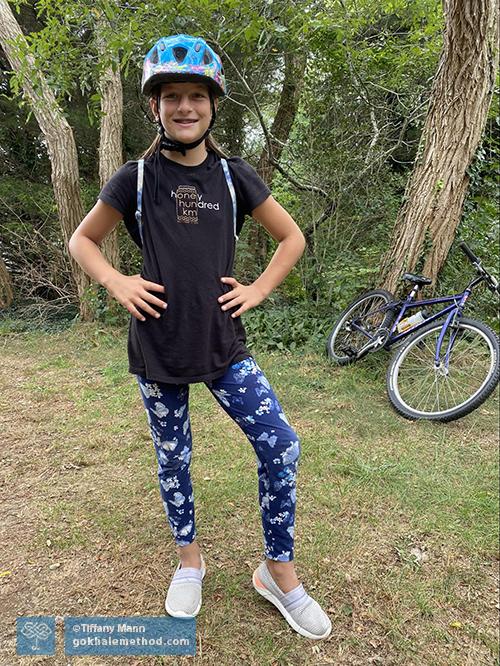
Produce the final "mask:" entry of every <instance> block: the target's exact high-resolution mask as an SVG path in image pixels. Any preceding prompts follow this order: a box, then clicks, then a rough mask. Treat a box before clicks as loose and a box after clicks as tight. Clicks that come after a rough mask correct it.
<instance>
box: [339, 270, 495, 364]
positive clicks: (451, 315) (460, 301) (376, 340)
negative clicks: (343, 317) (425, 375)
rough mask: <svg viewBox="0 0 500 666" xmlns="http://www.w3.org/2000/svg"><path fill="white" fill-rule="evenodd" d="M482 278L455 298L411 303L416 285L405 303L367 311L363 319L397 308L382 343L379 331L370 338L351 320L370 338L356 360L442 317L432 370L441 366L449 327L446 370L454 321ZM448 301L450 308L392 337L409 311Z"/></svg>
mask: <svg viewBox="0 0 500 666" xmlns="http://www.w3.org/2000/svg"><path fill="white" fill-rule="evenodd" d="M483 279H484V278H483V277H477V278H474V279H473V280H472V281H471V282H470V283H469V284H468V285H467V287H466V289H464V291H463V292H461V293H460V294H455V295H454V296H444V297H440V298H429V299H425V300H421V301H415V300H414V299H415V296H416V295H417V293H418V286H417V285H415V286H414V287H413V289H412V290H411V293H410V295H409V296H408V298H407V300H406V301H392V302H391V303H388V304H387V305H384V306H382V307H380V308H377V309H376V310H370V312H368V313H366V314H365V315H364V316H365V317H366V316H368V315H373V314H376V313H379V312H380V313H385V312H388V311H389V310H396V309H397V308H400V309H399V313H398V315H397V317H396V319H395V320H394V322H393V323H392V325H391V328H390V331H389V335H388V336H387V338H386V339H385V340H384V341H383V342H381V341H380V329H379V330H378V331H375V333H374V334H373V335H372V334H370V333H369V332H368V331H366V330H365V329H364V328H362V327H360V326H358V325H357V324H356V322H355V320H353V321H352V322H351V323H350V326H351V328H352V329H355V330H357V331H359V332H360V333H362V334H363V335H365V336H366V337H367V338H369V339H370V341H371V342H370V343H369V344H368V345H366V346H365V347H363V348H362V349H361V350H360V351H359V352H358V358H360V357H361V356H364V353H367V352H368V351H370V350H371V349H376V348H378V347H380V346H382V345H383V346H384V347H386V348H388V347H390V346H391V345H393V344H395V343H396V342H399V340H401V339H403V338H404V337H406V336H408V335H410V334H413V333H415V332H416V331H418V330H419V329H421V328H423V327H424V326H427V324H429V323H431V322H433V321H435V320H436V319H439V318H441V317H443V316H444V315H447V317H446V321H445V322H444V324H443V326H442V328H441V331H440V334H439V338H438V341H437V345H436V353H435V358H434V364H435V367H436V368H439V367H440V365H441V362H440V360H439V359H440V356H441V345H442V343H443V339H444V336H445V334H446V331H447V330H448V327H449V326H451V327H452V328H453V330H452V332H451V335H450V340H449V342H448V348H447V350H446V354H445V358H444V368H445V369H446V370H447V368H448V362H449V358H450V352H451V350H452V348H453V344H454V342H455V338H456V335H457V330H458V329H457V328H456V327H455V322H456V320H457V319H458V318H460V317H461V316H462V312H463V309H464V306H465V303H466V301H467V299H468V298H469V296H470V294H471V292H472V289H473V288H474V286H475V285H476V284H478V283H479V282H481V281H482V280H483ZM449 302H453V305H449V306H448V307H445V308H443V309H442V310H440V311H439V312H437V313H435V314H433V315H430V316H429V317H426V318H425V321H423V322H420V323H419V324H416V325H415V326H412V327H411V328H410V329H408V330H406V331H403V332H401V333H396V334H394V332H395V331H396V328H397V325H398V324H399V322H400V321H401V320H402V319H403V318H404V316H405V314H406V313H407V312H409V311H410V310H414V309H415V308H420V307H423V306H425V305H435V304H436V303H449Z"/></svg>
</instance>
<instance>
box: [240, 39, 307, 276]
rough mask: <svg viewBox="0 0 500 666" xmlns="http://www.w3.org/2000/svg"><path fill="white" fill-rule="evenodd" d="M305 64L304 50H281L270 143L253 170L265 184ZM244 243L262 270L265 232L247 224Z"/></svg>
mask: <svg viewBox="0 0 500 666" xmlns="http://www.w3.org/2000/svg"><path fill="white" fill-rule="evenodd" d="M306 63H307V53H306V52H305V51H304V52H299V53H296V52H294V53H285V79H284V81H283V88H282V89H281V96H280V102H279V105H278V110H277V112H276V116H275V117H274V121H273V126H272V128H271V130H270V134H271V137H270V144H271V145H270V147H269V146H266V147H265V148H264V150H263V151H262V153H261V156H260V159H259V163H258V165H257V173H258V174H259V175H260V177H261V178H262V179H263V180H264V182H265V183H267V185H269V186H270V185H271V183H272V179H273V175H274V170H275V167H274V165H273V164H272V160H273V159H274V160H275V161H279V159H280V157H281V153H282V152H283V148H284V146H285V144H286V142H287V141H288V137H289V134H290V130H291V129H292V125H293V121H294V120H295V116H296V113H297V109H298V106H299V100H300V95H301V92H302V81H303V80H304V73H305V69H306ZM248 243H249V247H250V254H251V256H252V257H253V261H255V257H257V262H258V267H259V269H260V270H262V269H263V268H264V267H265V266H264V264H265V261H266V257H267V249H268V248H267V243H268V235H267V232H266V231H265V229H264V228H263V227H262V226H261V225H260V224H254V225H252V226H251V227H250V232H249V234H248Z"/></svg>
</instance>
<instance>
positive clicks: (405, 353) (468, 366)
mask: <svg viewBox="0 0 500 666" xmlns="http://www.w3.org/2000/svg"><path fill="white" fill-rule="evenodd" d="M441 328H442V325H437V326H436V327H434V328H432V329H430V330H429V329H427V330H426V331H422V333H421V334H420V335H418V336H416V337H415V338H414V339H413V340H411V341H410V342H409V343H408V345H406V346H404V347H402V348H401V351H400V354H399V356H398V358H397V360H396V361H395V363H394V366H393V368H392V372H391V384H392V390H393V391H394V394H395V398H396V400H397V401H399V402H400V404H401V405H402V406H403V407H404V408H406V409H407V410H409V411H410V412H412V413H413V415H414V416H415V417H417V418H419V417H420V418H428V417H431V416H432V417H434V418H440V417H446V416H449V415H451V414H454V413H457V412H462V411H463V410H466V409H467V407H468V406H469V405H470V404H471V403H473V402H474V401H475V400H476V399H477V398H478V396H479V395H480V394H481V393H482V392H483V391H484V390H485V388H486V385H487V384H488V382H489V380H490V378H491V377H492V375H493V374H494V373H495V366H496V353H495V349H494V346H493V343H492V341H491V340H490V339H489V337H488V336H487V335H486V333H484V332H483V331H482V330H481V329H479V328H477V327H476V326H474V325H472V324H468V323H465V322H460V325H459V330H458V331H457V335H456V338H455V341H454V345H453V348H452V350H451V353H450V358H449V364H448V368H447V369H446V368H445V367H444V357H445V353H446V350H447V348H448V343H449V340H450V333H451V331H452V329H450V328H448V330H447V331H446V334H445V336H444V338H443V342H442V345H441V362H440V366H439V368H436V367H435V353H436V345H437V341H438V338H439V334H440V332H441Z"/></svg>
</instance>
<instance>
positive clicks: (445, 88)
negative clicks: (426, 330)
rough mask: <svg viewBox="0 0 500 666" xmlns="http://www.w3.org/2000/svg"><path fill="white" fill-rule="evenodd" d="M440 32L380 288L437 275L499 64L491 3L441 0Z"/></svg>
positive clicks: (452, 231) (495, 16)
mask: <svg viewBox="0 0 500 666" xmlns="http://www.w3.org/2000/svg"><path fill="white" fill-rule="evenodd" d="M444 12H445V34H444V42H443V48H442V52H441V57H440V60H439V65H438V68H437V72H436V76H435V79H434V82H433V86H432V90H431V95H430V102H429V110H428V114H427V118H426V122H425V125H424V128H423V131H422V136H421V140H420V145H419V150H418V153H417V158H416V160H415V165H414V169H413V172H412V174H411V177H410V179H409V181H408V184H407V188H406V192H405V195H404V199H403V205H402V207H401V209H400V211H399V214H398V217H397V220H396V223H395V226H394V229H393V233H392V237H391V240H390V246H389V249H388V251H387V253H386V255H385V257H384V260H383V262H382V267H381V271H380V282H381V283H382V284H383V286H384V287H385V288H387V289H389V290H391V291H393V290H394V289H395V288H396V285H397V281H398V278H399V277H400V275H401V273H402V272H404V271H413V270H417V269H418V270H420V265H421V263H422V262H423V268H422V272H423V273H424V274H425V275H426V276H428V277H430V278H432V279H433V281H435V278H436V277H437V275H438V273H439V271H440V269H441V267H442V266H443V264H444V262H445V259H446V257H447V255H448V251H449V249H450V247H451V244H452V242H453V238H454V234H455V230H456V228H457V225H458V223H459V221H460V217H461V214H462V207H463V202H464V198H465V194H466V191H467V187H468V183H469V175H468V173H467V169H468V167H469V165H470V164H471V162H472V159H473V157H474V153H475V151H476V148H477V146H478V143H479V140H480V138H481V134H482V131H483V129H484V126H485V123H486V118H487V113H488V109H489V106H490V103H491V97H492V94H493V87H494V78H495V72H496V69H497V66H498V30H499V26H498V5H497V1H496V0H478V1H477V2H473V1H472V0H445V4H444Z"/></svg>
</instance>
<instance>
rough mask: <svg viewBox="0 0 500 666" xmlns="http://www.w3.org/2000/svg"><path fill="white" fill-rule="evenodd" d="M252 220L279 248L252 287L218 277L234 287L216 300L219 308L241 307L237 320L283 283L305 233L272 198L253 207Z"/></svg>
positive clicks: (234, 280) (298, 254)
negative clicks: (261, 227)
mask: <svg viewBox="0 0 500 666" xmlns="http://www.w3.org/2000/svg"><path fill="white" fill-rule="evenodd" d="M252 217H253V218H254V219H255V220H257V222H259V223H260V224H262V226H263V227H264V228H265V229H266V230H267V231H268V232H269V234H270V235H271V236H272V237H273V238H274V240H276V241H278V243H279V245H278V247H277V248H276V252H275V253H274V254H273V256H272V258H271V261H270V262H269V264H268V266H267V268H266V270H265V271H264V272H263V273H262V274H261V275H260V276H259V277H258V278H257V279H256V280H255V282H253V283H252V284H251V285H248V286H245V285H242V284H240V283H239V282H238V281H237V280H236V279H235V278H233V277H222V278H221V280H222V282H224V283H225V284H229V285H231V286H232V287H233V289H232V290H231V291H228V292H227V293H225V294H224V295H223V296H221V297H220V298H219V299H218V300H219V303H221V304H222V309H223V310H227V309H228V308H232V307H234V306H235V305H240V307H239V308H238V310H236V311H235V312H234V313H232V315H231V316H232V317H238V316H239V315H240V314H242V313H243V312H246V311H247V310H249V309H250V308H253V307H255V306H256V305H258V304H259V303H261V302H262V301H263V300H264V299H265V298H267V297H268V296H269V294H270V293H271V292H272V290H273V289H275V287H277V286H278V285H279V284H280V283H281V282H283V280H284V279H285V278H286V276H287V275H288V273H289V272H290V271H291V270H292V268H293V267H294V266H295V264H296V263H297V261H298V260H299V259H300V257H301V256H302V254H303V252H304V249H305V246H306V239H305V237H304V234H303V233H302V231H301V230H300V228H299V227H298V225H297V224H296V222H295V221H294V220H293V218H292V217H291V215H289V214H288V213H287V212H286V210H285V209H284V208H283V207H282V206H280V204H279V203H278V202H277V201H276V200H275V199H274V198H273V197H272V196H269V197H268V198H267V199H266V200H265V201H264V202H263V203H261V204H260V206H257V208H254V210H253V211H252Z"/></svg>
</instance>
